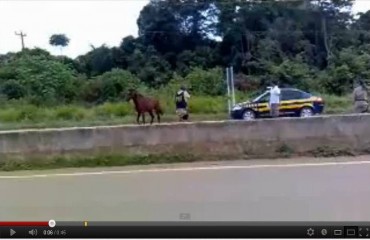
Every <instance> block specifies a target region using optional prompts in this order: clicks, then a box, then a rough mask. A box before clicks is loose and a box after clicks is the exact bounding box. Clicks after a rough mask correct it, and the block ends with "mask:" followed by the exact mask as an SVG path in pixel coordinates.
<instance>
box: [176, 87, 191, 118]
mask: <svg viewBox="0 0 370 240" xmlns="http://www.w3.org/2000/svg"><path fill="white" fill-rule="evenodd" d="M189 98H190V94H189V93H188V91H187V90H186V88H185V86H181V88H180V90H179V91H178V92H177V93H176V97H175V104H176V114H177V115H178V116H179V120H180V121H184V120H188V119H189V111H188V101H189Z"/></svg>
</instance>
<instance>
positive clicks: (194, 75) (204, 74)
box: [185, 68, 226, 96]
mask: <svg viewBox="0 0 370 240" xmlns="http://www.w3.org/2000/svg"><path fill="white" fill-rule="evenodd" d="M185 81H186V82H188V83H190V88H191V90H192V91H193V92H194V93H196V94H199V95H202V94H205V95H210V96H219V95H223V94H225V93H226V82H225V80H224V76H223V72H222V69H221V68H214V69H210V70H208V71H206V70H202V69H199V68H194V69H193V70H192V71H191V72H190V73H189V74H188V75H187V76H186V77H185Z"/></svg>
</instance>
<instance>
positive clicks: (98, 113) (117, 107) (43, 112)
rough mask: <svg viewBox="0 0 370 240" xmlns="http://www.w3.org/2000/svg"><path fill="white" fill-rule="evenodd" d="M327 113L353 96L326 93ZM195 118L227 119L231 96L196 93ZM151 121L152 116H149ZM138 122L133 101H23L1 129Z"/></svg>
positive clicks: (5, 115) (169, 102) (168, 111)
mask: <svg viewBox="0 0 370 240" xmlns="http://www.w3.org/2000/svg"><path fill="white" fill-rule="evenodd" d="M323 98H324V100H325V103H326V108H325V113H326V114H336V113H349V112H351V108H352V101H351V97H350V96H345V97H338V96H332V95H323ZM247 99H248V96H247V95H246V94H241V93H238V94H237V102H240V101H245V100H247ZM160 100H161V103H162V106H163V108H164V110H165V114H164V116H163V117H162V122H172V121H177V117H176V115H175V113H174V112H175V110H174V108H175V106H174V103H173V99H172V98H170V97H160ZM189 108H190V112H191V121H200V120H221V119H227V118H228V114H227V98H226V97H222V96H221V97H209V96H193V97H192V99H191V102H190V106H189ZM146 121H147V122H149V116H147V117H146ZM133 123H136V113H135V111H134V108H133V104H132V103H127V102H121V103H105V104H103V105H98V106H94V107H86V106H82V105H68V106H57V107H48V108H46V107H36V106H34V105H30V104H27V103H22V102H7V103H4V104H2V107H1V108H0V130H7V129H20V128H45V127H71V126H95V125H117V124H133Z"/></svg>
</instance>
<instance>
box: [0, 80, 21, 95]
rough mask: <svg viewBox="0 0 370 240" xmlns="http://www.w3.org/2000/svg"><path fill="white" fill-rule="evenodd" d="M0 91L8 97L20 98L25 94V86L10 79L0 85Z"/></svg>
mask: <svg viewBox="0 0 370 240" xmlns="http://www.w3.org/2000/svg"><path fill="white" fill-rule="evenodd" d="M1 93H2V94H4V95H5V96H6V97H7V98H8V99H20V98H23V97H24V96H25V95H26V88H25V87H24V86H23V85H22V84H20V83H19V81H17V80H14V79H12V80H9V81H6V82H5V83H4V84H3V85H2V86H1Z"/></svg>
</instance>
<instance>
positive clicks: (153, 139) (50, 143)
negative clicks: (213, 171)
mask: <svg viewBox="0 0 370 240" xmlns="http://www.w3.org/2000/svg"><path fill="white" fill-rule="evenodd" d="M323 146H328V147H338V148H341V149H343V148H348V149H360V150H367V149H370V115H368V114H366V115H343V116H320V117H313V118H307V119H299V118H291V119H277V120H258V121H253V122H243V121H217V122H195V123H179V124H160V125H153V126H149V125H148V126H133V125H132V126H128V125H125V126H113V127H85V128H64V129H43V130H17V131H2V132H0V154H1V155H3V156H8V155H17V156H23V157H26V158H27V157H29V156H32V155H47V156H50V155H60V154H74V153H76V154H89V155H91V154H96V153H119V154H148V153H192V154H209V155H212V154H215V155H217V154H235V155H238V154H245V155H267V154H273V153H274V152H275V153H276V152H277V151H294V152H295V153H300V152H307V151H313V150H315V149H317V148H319V147H323Z"/></svg>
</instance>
